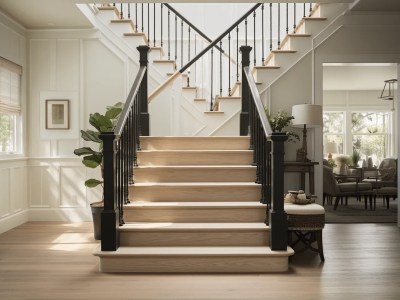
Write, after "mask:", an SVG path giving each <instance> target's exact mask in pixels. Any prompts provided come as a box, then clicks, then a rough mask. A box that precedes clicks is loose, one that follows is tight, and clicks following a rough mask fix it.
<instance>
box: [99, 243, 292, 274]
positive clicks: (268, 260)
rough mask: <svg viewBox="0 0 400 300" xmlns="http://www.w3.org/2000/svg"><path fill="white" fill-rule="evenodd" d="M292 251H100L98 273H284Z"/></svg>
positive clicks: (122, 249) (137, 249) (140, 249)
mask: <svg viewBox="0 0 400 300" xmlns="http://www.w3.org/2000/svg"><path fill="white" fill-rule="evenodd" d="M293 254H294V251H293V249H292V248H290V247H288V248H287V250H286V251H272V250H271V248H269V247H120V248H118V250H117V251H101V250H100V248H99V249H98V250H96V251H95V252H94V255H96V256H99V257H100V271H101V272H131V273H187V272H190V273H271V272H286V271H287V270H288V257H289V256H291V255H293Z"/></svg>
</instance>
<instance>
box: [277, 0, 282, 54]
mask: <svg viewBox="0 0 400 300" xmlns="http://www.w3.org/2000/svg"><path fill="white" fill-rule="evenodd" d="M277 27H278V49H281V4H280V3H278V26H277Z"/></svg>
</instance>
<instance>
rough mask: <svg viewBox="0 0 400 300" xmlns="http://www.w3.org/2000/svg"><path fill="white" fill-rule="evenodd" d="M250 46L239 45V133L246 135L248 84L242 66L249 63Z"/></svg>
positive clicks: (247, 123)
mask: <svg viewBox="0 0 400 300" xmlns="http://www.w3.org/2000/svg"><path fill="white" fill-rule="evenodd" d="M251 49H252V48H251V47H250V46H241V47H240V52H241V53H242V112H241V113H240V135H248V133H249V102H250V98H249V97H250V94H249V91H250V89H249V84H248V82H247V80H246V75H245V74H244V70H243V68H244V67H248V66H249V65H250V51H251Z"/></svg>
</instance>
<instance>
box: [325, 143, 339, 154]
mask: <svg viewBox="0 0 400 300" xmlns="http://www.w3.org/2000/svg"><path fill="white" fill-rule="evenodd" d="M325 153H329V154H331V153H339V148H338V145H337V144H336V143H335V142H327V143H326V144H325Z"/></svg>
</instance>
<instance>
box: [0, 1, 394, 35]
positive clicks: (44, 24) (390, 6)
mask: <svg viewBox="0 0 400 300" xmlns="http://www.w3.org/2000/svg"><path fill="white" fill-rule="evenodd" d="M305 1H306V2H310V1H307V0H305ZM92 2H93V1H90V0H0V11H2V12H4V13H5V14H6V15H8V16H10V17H11V18H12V19H14V20H16V21H17V22H18V23H20V24H21V25H22V26H23V27H25V28H26V29H75V28H90V27H92V25H91V24H90V22H89V21H88V20H87V19H86V18H85V17H84V15H83V14H82V13H81V12H80V10H79V9H78V8H77V6H76V4H77V3H92ZM96 2H97V3H102V2H103V3H106V2H109V1H104V0H97V1H96ZM120 2H130V1H127V0H122V1H120ZM132 2H133V1H132ZM143 2H148V1H143ZM150 2H152V3H153V2H162V1H150ZM168 2H169V3H174V2H175V3H177V2H180V3H185V2H189V1H188V0H172V1H168ZM191 2H199V3H206V2H211V3H221V2H229V3H233V2H236V3H241V2H247V1H244V0H233V1H232V0H219V1H218V0H217V1H215V0H203V1H199V0H197V1H191ZM255 2H256V1H255ZM274 2H286V1H283V0H275V1H274ZM290 2H304V1H300V0H294V1H293V0H292V1H290ZM319 2H320V3H324V2H329V3H332V2H336V3H337V2H346V3H352V2H354V3H355V4H354V5H353V8H352V10H357V11H358V10H359V11H391V12H392V11H400V1H399V0H379V1H378V0H321V1H319Z"/></svg>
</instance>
